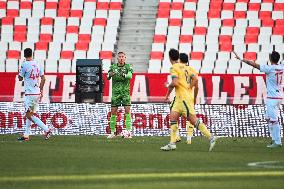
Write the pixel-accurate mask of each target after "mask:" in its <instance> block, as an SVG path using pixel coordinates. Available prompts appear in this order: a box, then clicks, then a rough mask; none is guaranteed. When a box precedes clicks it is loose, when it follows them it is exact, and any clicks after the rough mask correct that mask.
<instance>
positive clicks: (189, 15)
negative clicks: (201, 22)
mask: <svg viewBox="0 0 284 189" xmlns="http://www.w3.org/2000/svg"><path fill="white" fill-rule="evenodd" d="M182 17H183V18H195V11H192V10H183V12H182Z"/></svg>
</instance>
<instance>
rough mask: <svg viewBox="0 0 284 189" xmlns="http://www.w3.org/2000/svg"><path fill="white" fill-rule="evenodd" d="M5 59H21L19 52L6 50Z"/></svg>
mask: <svg viewBox="0 0 284 189" xmlns="http://www.w3.org/2000/svg"><path fill="white" fill-rule="evenodd" d="M6 57H7V58H8V59H20V58H21V52H20V51H17V50H8V51H7V55H6Z"/></svg>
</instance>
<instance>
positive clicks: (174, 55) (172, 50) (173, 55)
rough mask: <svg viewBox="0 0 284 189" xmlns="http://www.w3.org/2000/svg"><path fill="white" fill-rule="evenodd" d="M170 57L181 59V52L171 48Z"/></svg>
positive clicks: (173, 59)
mask: <svg viewBox="0 0 284 189" xmlns="http://www.w3.org/2000/svg"><path fill="white" fill-rule="evenodd" d="M169 57H170V59H171V60H172V61H177V60H178V59H179V52H178V50H176V49H170V51H169Z"/></svg>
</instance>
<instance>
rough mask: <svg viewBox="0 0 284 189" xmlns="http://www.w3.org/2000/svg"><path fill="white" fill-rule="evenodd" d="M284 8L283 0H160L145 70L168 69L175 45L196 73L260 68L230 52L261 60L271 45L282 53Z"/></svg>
mask: <svg viewBox="0 0 284 189" xmlns="http://www.w3.org/2000/svg"><path fill="white" fill-rule="evenodd" d="M283 12H284V1H283V0H250V1H249V0H214V1H213V0H211V1H210V0H202V1H197V0H160V1H159V5H158V12H157V21H156V27H155V35H154V37H153V44H152V52H151V55H150V61H149V70H148V72H150V73H159V72H162V73H163V72H168V71H169V67H170V65H169V60H168V55H167V52H168V51H169V49H170V48H178V49H179V50H180V52H184V53H188V54H189V56H190V59H191V60H190V65H191V66H193V67H194V68H195V69H196V70H197V71H199V72H200V73H234V74H239V73H241V74H242V73H246V74H250V73H259V71H258V70H257V69H252V68H251V67H249V66H247V65H246V64H240V62H239V61H237V60H235V59H234V58H233V55H232V53H231V52H232V51H233V50H234V51H236V52H237V53H238V54H241V56H242V57H245V58H248V59H251V60H256V61H257V62H259V63H260V64H267V59H268V55H269V52H271V51H272V50H276V51H278V52H280V53H281V54H282V56H283V53H284V48H283V36H284V19H283ZM282 58H283V57H282Z"/></svg>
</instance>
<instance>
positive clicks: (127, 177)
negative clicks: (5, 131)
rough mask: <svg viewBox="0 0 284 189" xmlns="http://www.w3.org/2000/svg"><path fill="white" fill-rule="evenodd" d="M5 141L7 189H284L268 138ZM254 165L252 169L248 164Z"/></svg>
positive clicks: (2, 178) (282, 161) (2, 167)
mask: <svg viewBox="0 0 284 189" xmlns="http://www.w3.org/2000/svg"><path fill="white" fill-rule="evenodd" d="M16 138H17V136H16V135H0V188H3V189H10V188H21V189H26V188H27V189H43V188H46V189H50V188H51V189H59V188H60V189H65V188H66V189H80V188H115V189H120V188H121V189H122V188H123V189H125V188H141V189H142V188H143V189H145V188H151V189H152V188H162V189H166V188H170V189H174V188H190V189H200V188H208V189H228V188H229V189H232V188H239V189H241V188H246V189H249V188H261V189H262V188H269V189H274V188H279V189H280V188H281V189H282V188H283V186H284V148H283V147H282V148H277V149H267V148H266V145H267V144H268V143H269V142H270V139H269V138H221V139H219V141H218V143H217V144H216V146H215V148H214V150H213V152H208V146H209V143H208V141H207V140H206V139H205V138H201V137H195V138H194V139H193V144H191V145H188V144H186V143H185V140H183V141H182V142H180V143H178V145H177V147H178V149H177V150H175V151H170V152H163V151H160V150H159V149H160V147H161V146H162V145H165V144H166V143H167V142H168V140H169V137H134V138H133V139H122V138H115V139H106V138H105V137H103V136H53V137H52V138H50V140H49V141H45V140H43V138H42V137H41V136H33V137H32V140H31V141H28V142H18V141H16ZM249 163H251V164H252V165H253V166H248V164H249Z"/></svg>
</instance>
